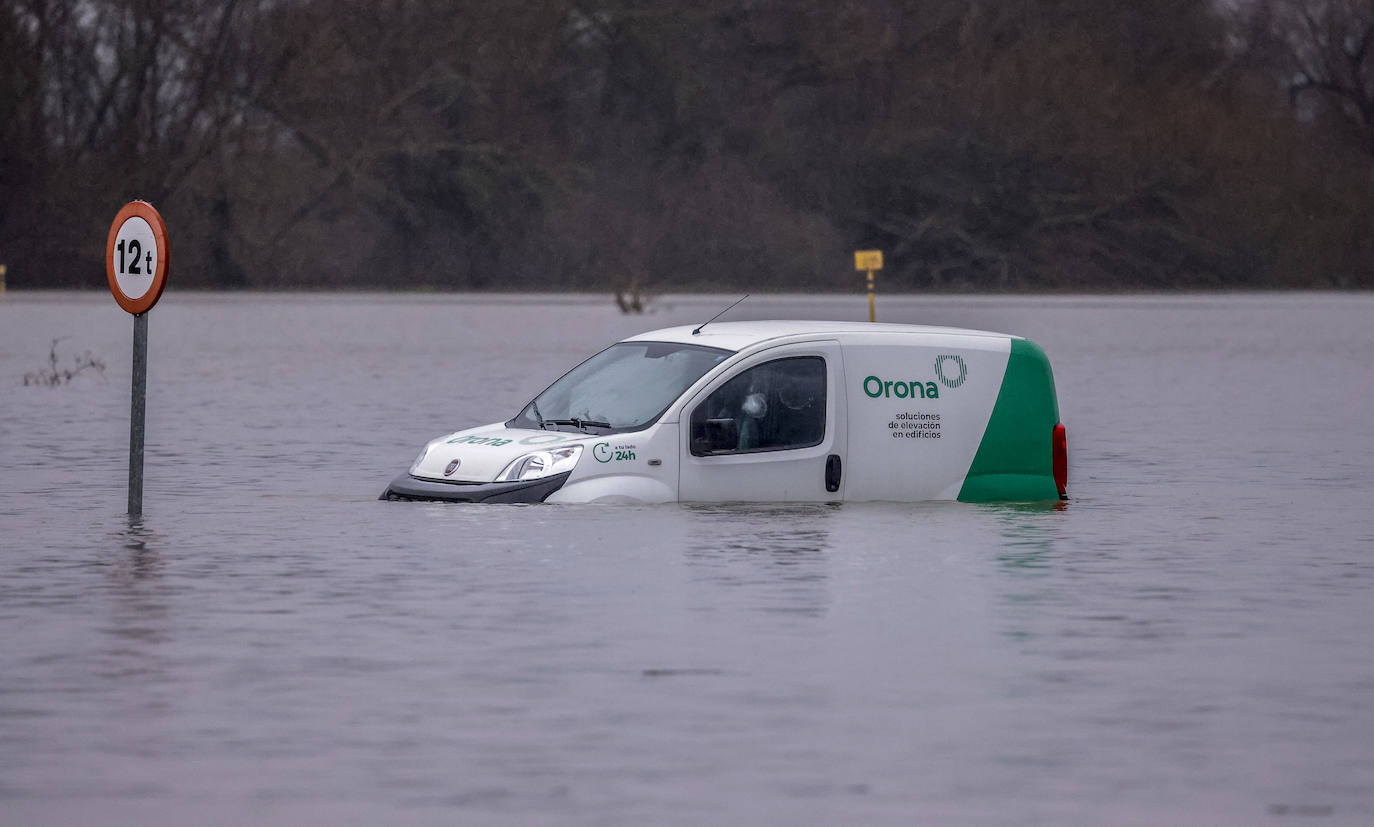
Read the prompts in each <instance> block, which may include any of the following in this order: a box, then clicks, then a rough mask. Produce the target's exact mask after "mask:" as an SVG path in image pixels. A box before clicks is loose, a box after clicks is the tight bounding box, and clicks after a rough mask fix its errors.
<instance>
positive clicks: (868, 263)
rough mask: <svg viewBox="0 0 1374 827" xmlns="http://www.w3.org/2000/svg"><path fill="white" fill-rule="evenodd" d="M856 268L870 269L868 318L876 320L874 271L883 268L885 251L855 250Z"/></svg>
mask: <svg viewBox="0 0 1374 827" xmlns="http://www.w3.org/2000/svg"><path fill="white" fill-rule="evenodd" d="M854 269H855V270H867V271H868V320H869V321H870V322H872V321H876V316H875V313H874V309H873V271H874V270H881V269H883V251H882V250H855V251H854Z"/></svg>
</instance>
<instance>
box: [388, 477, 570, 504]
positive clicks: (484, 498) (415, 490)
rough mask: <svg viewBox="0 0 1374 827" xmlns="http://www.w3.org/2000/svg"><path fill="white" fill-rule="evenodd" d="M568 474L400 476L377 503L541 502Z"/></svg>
mask: <svg viewBox="0 0 1374 827" xmlns="http://www.w3.org/2000/svg"><path fill="white" fill-rule="evenodd" d="M571 474H572V472H571V471H566V472H564V473H562V474H554V475H553V476H551V477H545V478H544V479H542V480H533V481H531V482H471V483H464V482H436V481H434V480H422V479H419V478H417V477H412V476H411V475H410V474H401V475H400V476H398V477H396V479H394V480H392V481H391V485H388V486H387V489H386V490H385V491H383V492H382V496H380V497H378V498H377V499H380V500H439V501H443V502H453V503H542V502H543V501H544V500H545V499H547V498H548V496H549V495H550V494H552V493H553V492H555V491H557V490H558V489H559V488H562V487H563V483H565V482H567V481H568V476H569V475H571Z"/></svg>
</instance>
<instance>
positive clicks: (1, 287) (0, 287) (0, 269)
mask: <svg viewBox="0 0 1374 827" xmlns="http://www.w3.org/2000/svg"><path fill="white" fill-rule="evenodd" d="M7 272H9V268H8V267H6V266H5V265H3V264H0V296H3V295H5V274H6V273H7Z"/></svg>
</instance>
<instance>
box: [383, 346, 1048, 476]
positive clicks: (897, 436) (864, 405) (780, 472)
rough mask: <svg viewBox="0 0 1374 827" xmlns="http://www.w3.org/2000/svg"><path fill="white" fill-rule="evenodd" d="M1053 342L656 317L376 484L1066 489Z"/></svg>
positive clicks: (432, 445)
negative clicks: (648, 328) (500, 415)
mask: <svg viewBox="0 0 1374 827" xmlns="http://www.w3.org/2000/svg"><path fill="white" fill-rule="evenodd" d="M1067 477H1068V462H1067V439H1066V435H1065V430H1064V426H1063V425H1062V424H1061V423H1060V422H1059V406H1058V402H1057V399H1056V396H1055V390H1054V378H1053V375H1052V374H1051V371H1050V365H1049V361H1048V359H1046V357H1045V353H1044V351H1042V350H1041V349H1040V348H1039V347H1038V346H1037V345H1036V344H1034V343H1033V342H1031V341H1029V340H1026V339H1022V338H1019V337H1016V336H1008V335H1004V334H1000V333H988V332H984V331H977V330H958V329H952V328H942V327H919V326H912V325H896V324H873V323H865V322H803V321H796V322H793V321H760V322H722V323H711V324H708V325H702V326H700V327H696V328H693V327H691V326H685V327H673V328H667V329H664V330H655V331H652V332H649V333H644V334H641V335H639V336H635V337H632V338H630V339H626V340H625V341H623V342H618V343H616V344H614V345H611V346H610V347H609V348H607V349H605V350H603V351H601V352H600V353H598V354H596V355H595V356H592V357H591V358H590V359H587V360H586V361H585V362H583V363H582V364H580V365H578V366H577V367H575V368H573V369H572V370H571V371H569V372H568V373H567V374H566V375H564V376H563V377H562V378H561V379H559V380H558V381H557V382H554V383H553V384H552V385H550V386H549V388H548V389H547V390H545V391H544V392H543V393H541V394H539V395H538V396H536V397H535V398H534V399H533V400H532V401H531V402H530V403H529V404H528V405H526V406H525V407H524V409H523V410H521V411H520V413H518V414H516V415H515V417H514V418H512V419H510V420H507V421H505V422H496V423H493V424H491V425H485V426H482V427H479V428H471V429H469V430H466V431H459V432H457V433H454V434H450V435H448V436H442V437H439V438H438V439H435V440H433V441H432V442H430V443H429V444H428V445H426V446H425V448H424V450H423V451H421V452H420V456H419V457H417V458H416V460H415V462H414V464H413V465H412V466H411V468H410V471H409V472H408V473H404V474H401V475H400V476H398V477H397V478H396V479H395V480H393V481H392V482H391V485H390V486H389V487H388V488H387V489H386V491H385V492H384V493H383V494H382V499H400V500H449V501H455V502H493V503H528V502H561V503H586V502H636V503H660V502H673V501H683V502H692V501H696V502H702V501H709V502H725V501H755V502H767V501H793V502H808V501H809V502H843V501H862V500H895V501H903V502H914V501H923V500H961V501H965V502H989V501H1038V500H1057V499H1066V498H1067Z"/></svg>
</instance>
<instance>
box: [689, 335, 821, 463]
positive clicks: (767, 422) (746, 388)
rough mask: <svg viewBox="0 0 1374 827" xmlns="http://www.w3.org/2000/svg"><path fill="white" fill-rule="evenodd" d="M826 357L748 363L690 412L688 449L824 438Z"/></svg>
mask: <svg viewBox="0 0 1374 827" xmlns="http://www.w3.org/2000/svg"><path fill="white" fill-rule="evenodd" d="M825 395H826V380H825V360H824V359H822V358H821V357H819V356H795V357H790V358H787V359H777V360H775V361H772V362H766V363H764V364H762V365H757V366H755V367H752V368H750V369H748V370H746V371H744V372H743V373H741V374H739V375H738V376H736V377H734V378H733V379H731V380H730V381H728V382H726V383H725V384H724V385H722V386H720V387H719V388H717V389H716V390H715V391H714V392H713V393H712V394H711V395H710V396H708V397H706V401H705V402H702V403H701V404H700V405H698V406H697V407H696V408H695V409H694V410H693V411H692V415H691V420H690V421H691V434H692V442H691V448H692V454H693V455H694V456H699V457H703V456H716V455H721V454H742V453H753V452H756V451H786V450H789V449H793V448H810V447H811V446H813V445H819V444H820V443H821V440H823V439H825Z"/></svg>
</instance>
